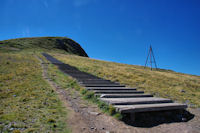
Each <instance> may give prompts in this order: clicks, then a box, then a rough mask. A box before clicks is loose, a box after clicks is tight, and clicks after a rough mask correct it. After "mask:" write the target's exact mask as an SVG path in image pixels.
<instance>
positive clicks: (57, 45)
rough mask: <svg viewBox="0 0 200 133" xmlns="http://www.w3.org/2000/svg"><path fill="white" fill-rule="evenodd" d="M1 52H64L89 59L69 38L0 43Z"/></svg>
mask: <svg viewBox="0 0 200 133" xmlns="http://www.w3.org/2000/svg"><path fill="white" fill-rule="evenodd" d="M0 50H1V51H6V52H10V51H19V50H20V51H21V50H26V51H27V50H30V51H33V50H34V51H62V53H69V54H75V55H79V56H83V57H88V55H87V53H86V52H85V51H84V49H83V48H82V47H81V46H80V44H78V43H77V42H75V41H74V40H72V39H70V38H67V37H33V38H17V39H10V40H4V41H0Z"/></svg>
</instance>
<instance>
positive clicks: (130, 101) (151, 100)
mask: <svg viewBox="0 0 200 133" xmlns="http://www.w3.org/2000/svg"><path fill="white" fill-rule="evenodd" d="M100 99H101V100H102V101H105V102H106V103H108V104H112V105H136V104H156V103H171V102H172V100H170V99H166V98H156V97H145V98H100Z"/></svg>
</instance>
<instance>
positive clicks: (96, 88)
mask: <svg viewBox="0 0 200 133" xmlns="http://www.w3.org/2000/svg"><path fill="white" fill-rule="evenodd" d="M86 89H87V90H95V91H98V90H99V91H101V90H110V91H115V90H116V91H124V90H127V91H132V90H134V91H135V90H136V88H125V87H99V88H98V87H94V88H93V87H86Z"/></svg>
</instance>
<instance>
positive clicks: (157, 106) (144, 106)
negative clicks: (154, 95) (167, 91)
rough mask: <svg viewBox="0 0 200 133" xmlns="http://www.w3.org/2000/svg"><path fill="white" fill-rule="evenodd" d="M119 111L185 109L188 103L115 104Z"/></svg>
mask: <svg viewBox="0 0 200 133" xmlns="http://www.w3.org/2000/svg"><path fill="white" fill-rule="evenodd" d="M114 107H115V108H116V110H117V111H119V112H121V113H134V112H150V111H163V110H175V109H185V108H187V105H186V104H179V103H162V104H140V105H114Z"/></svg>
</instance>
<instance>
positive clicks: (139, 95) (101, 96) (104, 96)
mask: <svg viewBox="0 0 200 133" xmlns="http://www.w3.org/2000/svg"><path fill="white" fill-rule="evenodd" d="M97 95H98V96H100V98H136V97H153V95H151V94H97Z"/></svg>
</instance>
